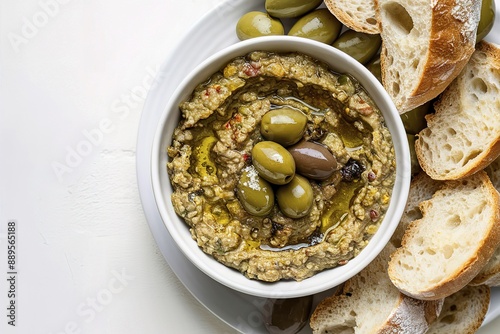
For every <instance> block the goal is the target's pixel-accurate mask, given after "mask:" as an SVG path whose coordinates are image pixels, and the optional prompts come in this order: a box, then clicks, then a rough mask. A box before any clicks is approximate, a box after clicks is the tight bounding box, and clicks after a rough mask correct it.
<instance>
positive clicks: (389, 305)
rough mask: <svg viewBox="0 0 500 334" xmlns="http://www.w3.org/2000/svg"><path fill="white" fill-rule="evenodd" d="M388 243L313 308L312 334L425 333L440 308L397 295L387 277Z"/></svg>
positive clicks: (433, 304) (389, 248) (434, 304)
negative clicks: (357, 272)
mask: <svg viewBox="0 0 500 334" xmlns="http://www.w3.org/2000/svg"><path fill="white" fill-rule="evenodd" d="M394 249H395V248H394V246H392V244H391V243H388V245H387V246H386V247H385V248H384V250H382V252H381V253H380V254H379V256H378V257H377V258H375V260H374V261H373V262H372V263H371V264H370V265H368V266H367V267H366V268H365V269H364V270H362V271H361V272H360V273H359V274H358V275H356V276H354V277H353V278H351V279H350V280H348V281H347V282H346V284H345V285H344V288H343V290H342V293H341V294H340V295H336V296H335V295H334V296H331V297H329V298H326V299H324V300H323V301H322V302H320V303H319V304H318V306H317V307H316V308H315V310H314V312H313V314H312V316H311V318H310V325H311V328H312V330H313V333H314V334H319V333H328V334H341V333H357V334H363V333H414V334H419V333H425V332H426V331H427V329H428V327H429V323H431V322H433V321H435V320H436V319H437V316H438V314H439V312H440V311H441V307H442V300H441V301H433V302H428V301H420V300H416V299H413V298H411V297H408V296H405V295H403V294H401V293H400V292H399V291H398V290H397V289H396V288H395V287H394V285H393V284H392V283H391V281H390V280H389V277H388V275H387V263H388V259H389V255H390V254H391V253H392V252H393V251H394Z"/></svg>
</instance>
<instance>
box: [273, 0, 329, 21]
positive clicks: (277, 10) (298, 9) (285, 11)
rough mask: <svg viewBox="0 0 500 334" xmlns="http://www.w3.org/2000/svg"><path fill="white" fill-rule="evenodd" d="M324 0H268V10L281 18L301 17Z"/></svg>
mask: <svg viewBox="0 0 500 334" xmlns="http://www.w3.org/2000/svg"><path fill="white" fill-rule="evenodd" d="M322 2H323V0H266V3H265V7H266V11H267V12H268V13H269V14H270V15H272V16H274V17H279V18H292V17H299V16H302V15H304V14H305V13H307V12H309V11H311V10H313V9H314V8H316V7H318V6H319V5H320V4H321V3H322Z"/></svg>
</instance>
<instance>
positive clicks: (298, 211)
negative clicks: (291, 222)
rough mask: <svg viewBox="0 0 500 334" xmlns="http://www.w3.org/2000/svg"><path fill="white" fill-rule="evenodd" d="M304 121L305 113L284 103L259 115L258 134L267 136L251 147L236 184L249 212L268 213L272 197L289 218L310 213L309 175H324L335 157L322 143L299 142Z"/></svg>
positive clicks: (334, 163) (332, 166) (318, 177)
mask: <svg viewBox="0 0 500 334" xmlns="http://www.w3.org/2000/svg"><path fill="white" fill-rule="evenodd" d="M306 125H307V117H306V115H304V114H303V113H302V112H301V111H299V110H296V109H293V108H290V107H287V106H284V107H281V108H277V109H273V110H271V111H269V112H267V113H266V114H265V115H264V116H263V117H262V121H261V123H260V133H261V135H262V137H263V138H264V139H265V140H263V141H260V142H258V143H257V144H255V145H254V147H253V148H252V165H251V166H248V167H246V168H244V169H243V171H242V174H241V176H240V179H239V181H238V185H237V194H238V198H239V200H240V202H241V203H242V205H243V207H244V208H245V210H246V211H247V212H248V213H250V214H252V215H256V216H265V215H268V214H269V213H270V212H271V211H272V209H273V207H274V204H275V198H276V201H277V202H278V206H279V208H280V210H281V212H282V213H283V214H284V215H285V216H287V217H290V218H301V217H304V216H306V215H307V214H308V213H309V212H310V210H311V208H312V204H313V201H314V193H313V188H312V186H311V183H310V181H309V179H313V180H324V179H327V178H328V177H330V176H331V175H332V174H333V172H334V171H335V170H336V168H337V161H336V160H335V158H334V156H333V155H332V154H331V153H330V151H328V149H326V148H325V147H324V146H322V145H320V144H316V143H313V142H307V141H301V139H302V138H303V135H304V132H305V130H306ZM275 192H276V194H275Z"/></svg>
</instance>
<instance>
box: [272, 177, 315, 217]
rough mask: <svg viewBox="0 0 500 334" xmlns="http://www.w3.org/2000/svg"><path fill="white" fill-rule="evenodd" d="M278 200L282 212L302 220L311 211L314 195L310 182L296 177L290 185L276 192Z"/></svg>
mask: <svg viewBox="0 0 500 334" xmlns="http://www.w3.org/2000/svg"><path fill="white" fill-rule="evenodd" d="M276 199H277V201H278V206H279V207H280V210H281V212H283V214H284V215H285V216H287V217H290V218H302V217H304V216H306V215H307V214H308V213H309V211H311V208H312V204H313V200H314V194H313V189H312V187H311V184H310V183H309V181H308V180H307V179H306V178H305V177H303V176H300V175H295V176H294V177H293V179H292V181H290V182H289V183H288V184H285V185H284V186H281V187H279V188H278V190H276Z"/></svg>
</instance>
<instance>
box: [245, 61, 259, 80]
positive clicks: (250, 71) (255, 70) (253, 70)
mask: <svg viewBox="0 0 500 334" xmlns="http://www.w3.org/2000/svg"><path fill="white" fill-rule="evenodd" d="M259 65H260V64H256V63H251V64H249V63H245V65H244V68H243V73H245V74H246V75H247V76H249V77H255V76H257V74H259V68H260V66H259Z"/></svg>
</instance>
